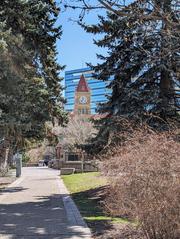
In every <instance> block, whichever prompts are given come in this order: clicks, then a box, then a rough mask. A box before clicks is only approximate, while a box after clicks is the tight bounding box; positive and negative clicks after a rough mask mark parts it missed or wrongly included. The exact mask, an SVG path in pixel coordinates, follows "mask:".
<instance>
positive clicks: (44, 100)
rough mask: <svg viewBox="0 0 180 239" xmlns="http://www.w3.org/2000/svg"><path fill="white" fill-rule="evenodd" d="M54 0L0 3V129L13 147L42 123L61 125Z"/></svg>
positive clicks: (37, 133) (38, 132)
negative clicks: (50, 121) (54, 122)
mask: <svg viewBox="0 0 180 239" xmlns="http://www.w3.org/2000/svg"><path fill="white" fill-rule="evenodd" d="M58 13H59V9H58V8H57V6H56V3H55V2H54V1H50V0H46V1H37V0H15V1H10V0H4V1H3V3H2V4H1V5H0V109H1V115H0V131H1V138H5V139H7V140H8V141H9V142H11V143H12V142H13V144H14V145H16V146H17V147H19V146H20V145H21V143H22V141H23V140H24V139H25V138H41V137H43V136H44V134H45V122H46V121H47V120H52V121H53V120H54V118H55V117H56V118H57V119H58V120H59V123H61V124H64V123H65V122H66V119H67V116H66V113H65V112H64V110H63V106H62V105H63V103H64V99H63V97H62V90H63V88H62V87H61V85H60V82H61V78H60V77H59V71H60V70H62V69H63V67H61V66H60V65H58V64H57V62H56V55H57V52H56V40H57V39H58V38H60V36H61V28H60V27H55V26H54V25H55V22H56V20H57V16H58Z"/></svg>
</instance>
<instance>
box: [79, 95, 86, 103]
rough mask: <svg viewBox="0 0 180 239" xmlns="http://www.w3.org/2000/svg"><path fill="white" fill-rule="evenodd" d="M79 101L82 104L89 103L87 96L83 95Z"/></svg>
mask: <svg viewBox="0 0 180 239" xmlns="http://www.w3.org/2000/svg"><path fill="white" fill-rule="evenodd" d="M79 102H80V103H81V104H86V103H87V98H86V96H81V97H80V98H79Z"/></svg>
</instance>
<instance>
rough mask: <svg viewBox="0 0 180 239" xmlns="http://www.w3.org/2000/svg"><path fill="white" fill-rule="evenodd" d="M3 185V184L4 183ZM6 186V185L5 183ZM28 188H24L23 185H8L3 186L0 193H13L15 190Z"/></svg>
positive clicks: (20, 190)
mask: <svg viewBox="0 0 180 239" xmlns="http://www.w3.org/2000/svg"><path fill="white" fill-rule="evenodd" d="M4 186H5V185H4ZM6 186H7V185H6ZM27 189H28V188H24V187H10V188H3V189H1V191H0V195H2V194H4V193H15V192H22V191H25V190H27Z"/></svg>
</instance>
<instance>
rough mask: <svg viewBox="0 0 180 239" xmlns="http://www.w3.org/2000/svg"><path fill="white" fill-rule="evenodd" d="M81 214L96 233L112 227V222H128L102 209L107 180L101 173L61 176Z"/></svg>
mask: <svg viewBox="0 0 180 239" xmlns="http://www.w3.org/2000/svg"><path fill="white" fill-rule="evenodd" d="M61 177H62V179H63V181H64V183H65V185H66V187H67V188H68V190H69V191H70V193H71V196H72V198H73V200H74V202H75V203H76V205H77V207H78V208H79V210H80V212H81V215H82V216H83V218H84V219H85V220H86V222H87V224H88V225H89V227H90V228H91V229H92V231H93V232H94V233H96V234H102V233H103V231H104V230H107V229H110V228H111V227H112V223H123V224H124V223H128V221H127V219H123V218H112V217H110V216H107V215H106V214H105V213H104V211H103V209H102V201H103V198H104V196H105V192H106V188H107V181H106V179H105V178H104V177H102V176H101V175H100V173H97V172H95V173H94V172H93V173H79V174H72V175H64V176H61Z"/></svg>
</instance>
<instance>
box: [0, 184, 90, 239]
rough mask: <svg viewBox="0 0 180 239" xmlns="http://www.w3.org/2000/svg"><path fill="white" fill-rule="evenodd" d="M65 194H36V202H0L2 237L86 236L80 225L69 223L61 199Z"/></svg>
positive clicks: (59, 238) (62, 238)
mask: <svg viewBox="0 0 180 239" xmlns="http://www.w3.org/2000/svg"><path fill="white" fill-rule="evenodd" d="M11 190H12V189H11ZM14 190H26V188H14ZM63 196H65V195H61V194H54V195H51V196H47V197H45V196H42V197H37V198H35V201H34V202H23V203H14V204H0V238H2V239H4V238H5V239H6V238H7V239H65V238H68V239H70V238H73V239H74V238H87V237H86V235H84V232H83V231H82V230H81V229H80V228H79V227H78V226H77V227H76V226H71V225H70V224H69V223H68V221H67V216H66V213H65V210H64V207H63V202H62V197H63Z"/></svg>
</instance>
